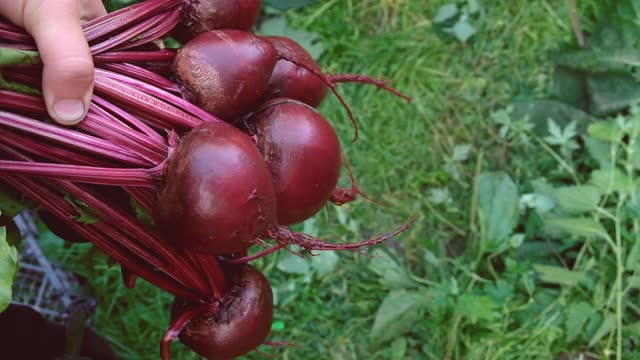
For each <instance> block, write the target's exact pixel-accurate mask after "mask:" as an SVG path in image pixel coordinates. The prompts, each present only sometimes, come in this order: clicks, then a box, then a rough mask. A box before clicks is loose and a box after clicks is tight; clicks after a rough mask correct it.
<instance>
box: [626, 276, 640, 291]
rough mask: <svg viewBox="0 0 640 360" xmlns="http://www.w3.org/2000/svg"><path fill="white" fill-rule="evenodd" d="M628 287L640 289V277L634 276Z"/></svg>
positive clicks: (628, 282)
mask: <svg viewBox="0 0 640 360" xmlns="http://www.w3.org/2000/svg"><path fill="white" fill-rule="evenodd" d="M627 286H628V287H629V288H630V289H640V275H633V276H632V277H630V278H629V280H627Z"/></svg>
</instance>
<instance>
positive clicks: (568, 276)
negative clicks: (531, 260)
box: [533, 265, 585, 286]
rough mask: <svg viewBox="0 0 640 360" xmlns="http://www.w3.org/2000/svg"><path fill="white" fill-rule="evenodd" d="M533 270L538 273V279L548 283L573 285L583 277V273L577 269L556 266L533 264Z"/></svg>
mask: <svg viewBox="0 0 640 360" xmlns="http://www.w3.org/2000/svg"><path fill="white" fill-rule="evenodd" d="M533 268H534V270H535V271H536V272H537V273H538V275H540V280H541V281H543V282H546V283H550V284H558V285H567V286H575V285H578V283H580V282H581V281H582V280H584V279H585V274H584V273H582V272H579V271H571V270H567V269H565V268H561V267H558V266H549V265H533Z"/></svg>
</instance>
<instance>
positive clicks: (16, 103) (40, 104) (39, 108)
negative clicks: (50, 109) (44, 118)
mask: <svg viewBox="0 0 640 360" xmlns="http://www.w3.org/2000/svg"><path fill="white" fill-rule="evenodd" d="M0 108H4V109H8V110H16V111H24V112H28V113H29V114H34V115H42V114H46V113H47V108H46V106H45V105H44V100H43V99H42V98H41V97H35V96H31V95H26V94H20V93H17V92H14V91H10V90H0Z"/></svg>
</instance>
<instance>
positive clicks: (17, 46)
mask: <svg viewBox="0 0 640 360" xmlns="http://www.w3.org/2000/svg"><path fill="white" fill-rule="evenodd" d="M0 40H2V38H1V37H0ZM0 48H9V49H16V50H36V45H35V44H33V45H26V44H13V43H2V42H0Z"/></svg>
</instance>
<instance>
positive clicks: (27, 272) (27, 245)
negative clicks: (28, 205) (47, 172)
mask: <svg viewBox="0 0 640 360" xmlns="http://www.w3.org/2000/svg"><path fill="white" fill-rule="evenodd" d="M14 221H15V223H16V225H17V226H18V228H19V229H20V233H21V234H22V238H23V246H22V250H21V253H20V265H19V266H20V267H19V268H18V272H17V274H16V278H15V281H14V283H13V299H12V302H13V303H16V304H21V305H28V306H31V307H32V308H34V309H35V310H36V311H38V312H39V313H40V314H42V315H43V316H44V317H45V318H47V319H48V320H49V321H52V322H55V323H59V324H63V323H65V321H66V319H67V318H68V316H69V309H70V307H71V305H72V304H74V303H75V302H76V301H80V300H82V298H83V296H82V295H80V294H81V293H80V282H79V280H78V278H77V277H76V276H75V275H74V274H73V273H71V272H69V271H65V270H64V269H63V268H62V267H61V266H60V265H58V264H54V263H51V262H50V261H49V260H48V259H47V258H46V257H45V255H44V254H43V253H42V251H41V250H40V247H39V246H38V242H37V238H38V237H39V236H40V233H39V231H38V228H37V226H36V225H35V222H34V219H33V215H32V214H31V213H30V212H28V211H25V212H23V213H21V214H20V215H18V216H17V217H15V218H14Z"/></svg>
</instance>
